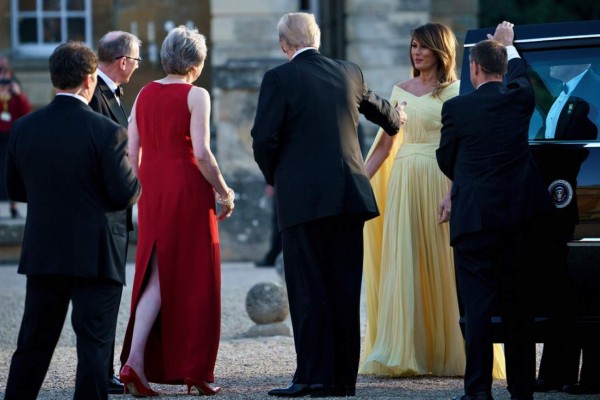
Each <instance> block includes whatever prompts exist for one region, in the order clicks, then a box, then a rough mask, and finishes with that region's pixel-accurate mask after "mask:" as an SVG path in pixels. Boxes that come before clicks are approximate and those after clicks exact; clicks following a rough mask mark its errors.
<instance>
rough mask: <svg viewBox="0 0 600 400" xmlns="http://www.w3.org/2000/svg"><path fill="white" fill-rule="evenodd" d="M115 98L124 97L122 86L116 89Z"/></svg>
mask: <svg viewBox="0 0 600 400" xmlns="http://www.w3.org/2000/svg"><path fill="white" fill-rule="evenodd" d="M115 96H117V97H123V88H122V87H121V86H117V88H116V89H115Z"/></svg>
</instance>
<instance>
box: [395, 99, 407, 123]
mask: <svg viewBox="0 0 600 400" xmlns="http://www.w3.org/2000/svg"><path fill="white" fill-rule="evenodd" d="M406 104H407V103H406V101H403V102H402V103H400V104H398V105H397V106H396V108H395V110H396V111H398V114H399V115H400V125H404V124H405V123H406V119H407V118H408V115H406V113H405V112H404V107H406Z"/></svg>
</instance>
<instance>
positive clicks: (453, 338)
mask: <svg viewBox="0 0 600 400" xmlns="http://www.w3.org/2000/svg"><path fill="white" fill-rule="evenodd" d="M458 89H459V82H454V83H453V84H451V85H449V86H448V87H446V88H445V89H444V90H443V91H442V93H441V97H440V98H438V97H434V96H432V95H431V94H425V95H423V96H415V95H413V94H411V93H409V92H407V91H405V90H403V89H401V88H400V87H398V86H394V88H393V90H392V95H391V97H390V102H391V103H392V104H397V103H400V102H402V101H407V106H406V107H405V109H404V111H405V112H406V114H407V115H408V120H407V122H406V124H405V125H404V127H403V129H402V130H401V131H400V132H399V133H398V135H400V136H399V137H398V138H397V140H396V142H395V143H394V148H393V149H392V153H391V155H390V156H389V157H388V159H387V160H386V161H385V162H384V163H383V164H382V166H381V167H380V169H379V170H378V171H377V173H376V174H375V175H374V176H373V178H372V180H371V183H372V185H373V190H374V192H375V196H376V198H377V204H378V205H379V209H380V212H381V216H379V217H378V218H376V219H373V220H371V221H368V222H367V224H366V225H365V230H364V233H365V235H364V236H365V256H364V257H365V260H364V274H365V289H366V296H367V329H366V336H365V343H364V346H363V348H364V352H363V357H362V360H363V361H362V364H361V366H360V369H359V373H361V374H375V375H383V376H398V377H401V376H416V375H435V376H462V375H463V374H464V371H465V346H464V340H463V336H462V333H461V331H460V326H459V324H458V320H459V310H458V301H457V294H456V280H455V275H454V260H453V255H452V248H451V247H450V244H449V243H450V237H449V236H450V234H449V226H448V224H438V222H437V209H438V205H439V203H440V201H441V199H442V198H443V197H444V195H445V194H446V192H447V191H448V188H449V186H450V181H449V180H448V179H447V178H446V176H445V175H444V174H442V172H441V171H440V169H439V167H438V165H437V161H436V158H435V150H436V149H437V148H438V146H439V142H440V130H441V108H442V104H443V102H444V101H445V100H447V99H449V98H451V97H454V96H456V95H458ZM382 134H384V133H383V131H381V130H380V131H379V133H378V134H377V137H376V139H375V144H376V143H377V140H379V138H380V136H381V135H382ZM374 147H375V145H373V147H372V149H371V152H372V151H373V148H374ZM371 152H369V155H368V156H367V158H368V157H369V156H370V155H371ZM394 155H395V156H394ZM494 377H495V378H497V379H498V378H500V379H505V370H504V355H503V352H502V348H501V347H500V345H495V346H494Z"/></svg>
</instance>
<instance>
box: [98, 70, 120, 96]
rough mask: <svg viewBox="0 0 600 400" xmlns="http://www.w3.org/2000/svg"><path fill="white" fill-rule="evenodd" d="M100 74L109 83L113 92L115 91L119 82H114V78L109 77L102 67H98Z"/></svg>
mask: <svg viewBox="0 0 600 400" xmlns="http://www.w3.org/2000/svg"><path fill="white" fill-rule="evenodd" d="M98 76H99V77H101V78H102V80H103V81H104V82H105V83H106V84H107V85H108V88H109V89H110V90H111V92H113V93H114V92H115V90H117V84H116V83H114V82H113V80H112V79H110V78H109V77H108V75H106V74H105V73H104V72H102V70H101V69H100V68H98Z"/></svg>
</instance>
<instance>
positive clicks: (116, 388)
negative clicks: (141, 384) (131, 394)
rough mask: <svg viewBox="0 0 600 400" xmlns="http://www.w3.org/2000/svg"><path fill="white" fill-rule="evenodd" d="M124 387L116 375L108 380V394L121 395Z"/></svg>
mask: <svg viewBox="0 0 600 400" xmlns="http://www.w3.org/2000/svg"><path fill="white" fill-rule="evenodd" d="M123 388H124V386H123V384H122V383H121V381H120V380H119V378H117V377H116V375H113V376H111V377H110V378H108V394H123V393H125V392H124V389H123Z"/></svg>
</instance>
